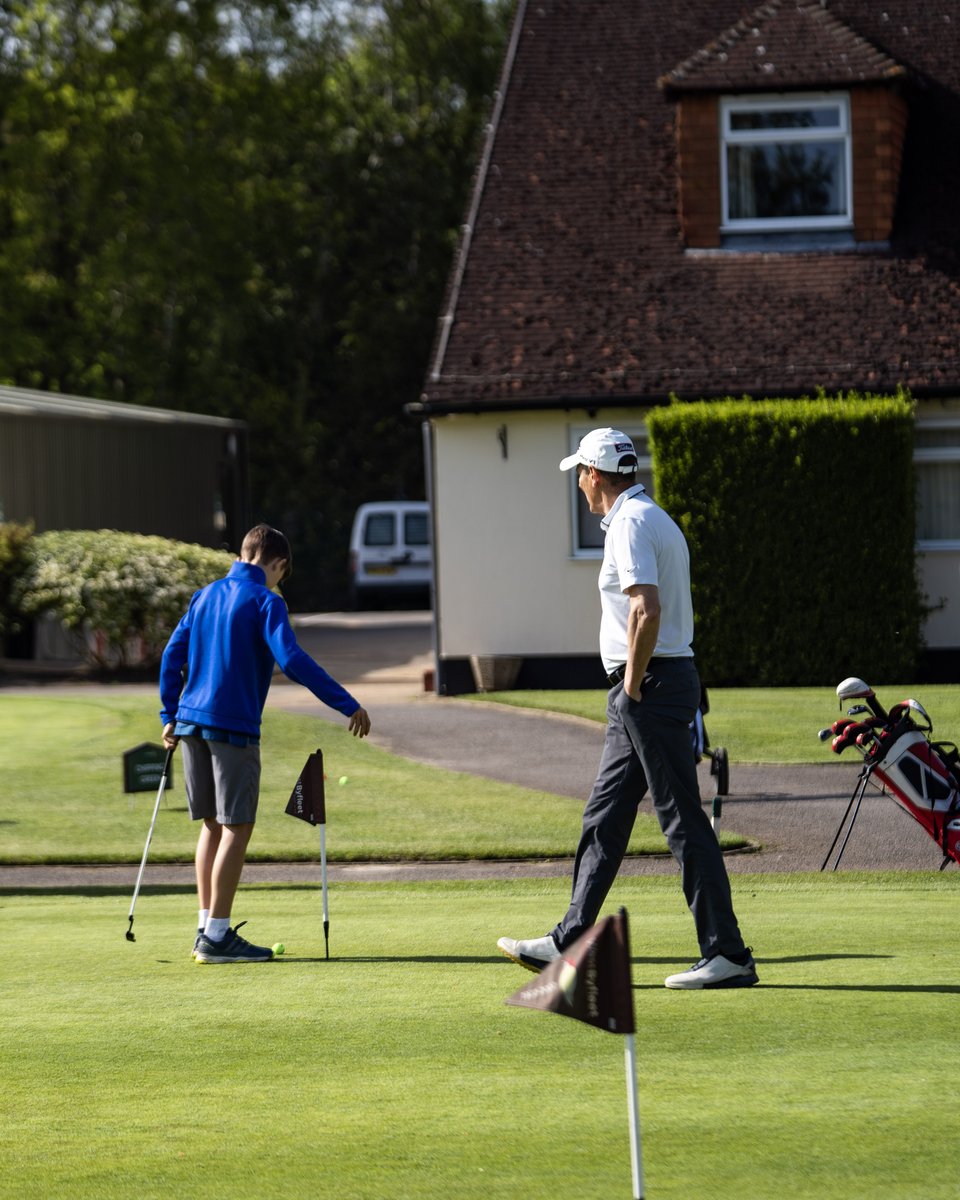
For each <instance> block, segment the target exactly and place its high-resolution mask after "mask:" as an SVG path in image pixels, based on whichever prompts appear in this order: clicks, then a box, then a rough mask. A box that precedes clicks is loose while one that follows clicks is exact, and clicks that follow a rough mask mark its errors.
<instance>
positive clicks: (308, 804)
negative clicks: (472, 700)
mask: <svg viewBox="0 0 960 1200" xmlns="http://www.w3.org/2000/svg"><path fill="white" fill-rule="evenodd" d="M284 812H287V813H289V814H290V816H291V817H299V818H300V820H301V821H308V822H309V823H310V824H311V825H324V824H326V820H327V810H326V804H325V802H324V792H323V753H322V751H320V750H317V751H316V752H315V753H313V754H311V755H310V757H309V758H308V759H307V761H306V763H305V764H304V767H303V770H302V771H301V772H300V778H299V779H298V780H297V783H296V787H294V789H293V791H292V792H291V794H290V800H289V802H288V804H287V807H286V808H285V809H284Z"/></svg>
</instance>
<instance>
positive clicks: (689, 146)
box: [677, 93, 720, 247]
mask: <svg viewBox="0 0 960 1200" xmlns="http://www.w3.org/2000/svg"><path fill="white" fill-rule="evenodd" d="M719 121H720V115H719V98H718V97H717V96H715V95H706V96H701V95H697V94H696V93H692V94H690V95H687V96H684V97H682V99H681V100H680V101H679V102H678V104H677V155H678V160H679V161H678V164H677V165H678V169H679V172H680V229H681V231H682V234H683V240H684V242H685V244H686V245H687V246H697V247H711V246H719V245H720V124H719Z"/></svg>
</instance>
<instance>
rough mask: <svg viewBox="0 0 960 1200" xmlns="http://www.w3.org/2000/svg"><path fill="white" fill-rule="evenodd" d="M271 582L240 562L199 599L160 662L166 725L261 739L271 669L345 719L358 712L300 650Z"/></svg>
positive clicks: (197, 596)
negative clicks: (174, 723) (185, 724)
mask: <svg viewBox="0 0 960 1200" xmlns="http://www.w3.org/2000/svg"><path fill="white" fill-rule="evenodd" d="M266 583H267V577H266V575H265V574H264V572H263V571H262V570H261V569H260V567H257V566H254V565H253V563H246V562H235V563H234V564H233V566H232V567H231V568H230V571H229V573H228V574H227V575H226V576H224V578H223V579H217V580H216V581H215V582H213V583H211V584H208V586H207V587H205V588H202V589H201V590H200V591H199V592H196V593H194V596H193V599H192V600H191V601H190V607H189V608H188V609H187V611H186V613H185V614H184V615H183V617H182V618H181V620H180V624H179V625H178V626H177V627H176V629H175V630H174V631H173V633H172V634H171V636H170V640H169V642H167V648H166V649H165V650H164V652H163V659H162V661H161V663H160V701H161V703H162V705H163V708H162V709H161V711H160V718H161V720H162V721H163V723H164V724H165V725H166V724H168V723H169V722H170V721H185V722H193V723H195V724H197V725H206V726H212V727H214V728H217V729H227V730H231V731H234V732H236V733H246V734H249V735H250V736H252V737H259V735H260V720H261V717H262V714H263V706H264V704H265V703H266V699H267V692H268V691H269V689H270V680H271V678H272V677H273V668H274V663H276V664H277V665H278V666H279V667H280V670H281V671H283V673H284V675H286V676H287V678H288V679H292V680H293V681H294V683H299V684H302V685H303V686H304V687H305V688H308V689H309V690H310V691H311V692H313V694H314V695H315V696H316V697H317V699H318V700H322V701H323V703H324V704H326V705H328V706H329V707H330V708H333V709H336V711H337V712H341V713H343V715H344V716H346V717H349V716H352V715H353V713H355V712H356V711H357V709H358V708H359V707H360V705H359V704H358V702H357V701H356V700H355V699H354V698H353V696H351V695H350V693H349V692H348V691H346V690H345V689H344V688H342V687H341V686H340V684H339V683H337V681H336V680H335V679H333V678H331V676H330V675H328V674H327V672H326V671H325V670H324V669H323V668H322V667H321V666H319V665H318V664H317V663H316V662H314V660H313V659H312V658H311V657H310V655H309V654H307V653H306V651H305V650H301V649H300V647H299V646H298V645H297V639H296V637H295V635H294V632H293V630H292V629H291V627H290V620H289V618H288V617H287V606H286V604H284V602H283V600H282V598H281V597H280V596H277V595H276V594H275V593H273V592H271V591H270V590H269V588H268V587H267V586H266ZM184 666H186V668H187V681H186V683H185V684H184V682H183V674H182V672H183V668H184Z"/></svg>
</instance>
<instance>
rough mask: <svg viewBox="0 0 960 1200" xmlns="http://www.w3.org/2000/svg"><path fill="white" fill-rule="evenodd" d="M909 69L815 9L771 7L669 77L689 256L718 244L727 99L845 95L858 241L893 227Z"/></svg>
mask: <svg viewBox="0 0 960 1200" xmlns="http://www.w3.org/2000/svg"><path fill="white" fill-rule="evenodd" d="M904 75H905V69H904V67H903V66H902V65H901V64H900V63H898V62H897V61H896V60H895V59H893V58H891V57H890V55H888V54H885V53H884V52H883V51H882V50H879V49H878V48H877V47H876V46H874V45H872V44H871V43H870V42H869V41H868V40H867V39H866V38H863V37H861V36H860V35H859V34H857V33H856V32H855V31H854V30H852V29H851V28H850V27H849V26H848V25H846V24H845V23H844V22H843V21H840V20H838V19H837V18H836V17H835V16H834V15H833V14H832V13H831V12H829V11H828V10H827V9H825V8H824V7H823V5H821V4H820V3H819V0H817V2H816V3H810V2H809V0H808V2H806V3H797V2H796V0H771V2H770V3H768V4H764V5H763V6H762V7H761V8H758V9H756V10H755V11H754V12H753V13H751V14H750V16H748V17H745V18H744V19H743V20H742V21H739V22H738V23H737V24H736V25H734V26H732V27H731V28H730V29H727V30H726V31H725V32H724V33H722V34H721V35H720V36H719V37H718V38H716V39H715V40H714V41H712V42H710V43H709V44H708V45H706V46H704V47H703V48H702V49H700V50H698V51H697V52H696V53H695V54H693V55H692V56H691V57H689V58H687V59H686V60H684V61H683V62H682V63H680V64H679V65H678V66H676V67H674V68H673V70H672V71H670V72H668V73H667V74H666V75H663V76H662V77H661V78H660V80H659V83H660V86H661V87H662V88H664V90H665V91H666V92H667V93H668V94H669V95H672V96H673V97H674V98H675V100H676V103H677V123H676V124H677V165H678V174H679V187H680V222H681V227H682V231H683V237H684V241H685V243H686V245H687V246H689V247H692V248H700V249H706V248H717V247H719V246H720V245H721V244H722V237H721V227H722V224H723V200H722V182H721V159H722V154H723V147H722V145H721V140H722V137H721V117H720V112H719V100H720V97H721V96H722V95H724V94H726V95H731V94H732V95H744V94H749V93H751V92H765V93H771V94H777V95H783V94H784V93H792V94H795V95H804V94H807V93H810V92H812V91H813V90H814V89H816V90H818V91H819V90H828V91H831V90H835V89H837V88H849V104H850V136H851V140H852V146H853V150H852V158H853V162H852V173H853V181H852V198H853V239H854V241H855V242H858V243H862V242H867V243H871V242H884V241H886V240H887V239H888V238H889V236H890V232H891V229H892V227H893V216H894V209H895V206H896V198H897V189H898V185H899V178H900V163H901V158H902V154H903V140H904V135H905V132H906V123H907V106H906V102H905V101H904V99H903V97H902V95H901V94H900V93H899V92H898V91H897V90H895V89H894V87H893V86H891V84H892V82H893V81H896V80H900V79H901V78H902V77H903V76H904Z"/></svg>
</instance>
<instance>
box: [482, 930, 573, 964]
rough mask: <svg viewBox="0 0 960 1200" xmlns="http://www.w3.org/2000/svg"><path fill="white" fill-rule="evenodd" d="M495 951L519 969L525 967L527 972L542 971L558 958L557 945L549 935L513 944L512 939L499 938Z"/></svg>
mask: <svg viewBox="0 0 960 1200" xmlns="http://www.w3.org/2000/svg"><path fill="white" fill-rule="evenodd" d="M497 949H498V950H499V951H500V952H501V953H502V954H505V955H506V956H507V958H512V959H513V961H514V962H515V963H519V964H520V966H521V967H526V968H527V970H528V971H542V970H543V968H544V967H545V966H546V965H547V963H551V962H553V960H554V959H555V958H559V957H560V951H559V950H558V949H557V944H556V942H555V941H554V940H553V938H552V937H551V936H550V935H549V934H547V936H546V937H542V938H530V939H529V940H528V941H525V942H515V941H514V940H513V938H500V940H499V941H498V942H497Z"/></svg>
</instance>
